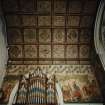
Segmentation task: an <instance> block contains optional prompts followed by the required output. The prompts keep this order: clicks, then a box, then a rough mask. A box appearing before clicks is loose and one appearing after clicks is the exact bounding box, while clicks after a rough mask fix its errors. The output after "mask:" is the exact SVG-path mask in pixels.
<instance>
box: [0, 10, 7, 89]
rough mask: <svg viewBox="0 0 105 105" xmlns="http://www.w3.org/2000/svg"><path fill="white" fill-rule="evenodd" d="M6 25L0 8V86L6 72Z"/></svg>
mask: <svg viewBox="0 0 105 105" xmlns="http://www.w3.org/2000/svg"><path fill="white" fill-rule="evenodd" d="M6 39H7V38H6V27H5V21H4V18H3V15H2V13H1V10H0V88H1V85H2V82H3V78H4V76H5V72H6V66H7V60H8V50H7V40H6Z"/></svg>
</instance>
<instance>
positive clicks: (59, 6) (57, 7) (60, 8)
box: [54, 0, 66, 13]
mask: <svg viewBox="0 0 105 105" xmlns="http://www.w3.org/2000/svg"><path fill="white" fill-rule="evenodd" d="M65 11H66V5H65V2H64V1H61V0H59V1H57V0H56V1H54V12H55V13H65Z"/></svg>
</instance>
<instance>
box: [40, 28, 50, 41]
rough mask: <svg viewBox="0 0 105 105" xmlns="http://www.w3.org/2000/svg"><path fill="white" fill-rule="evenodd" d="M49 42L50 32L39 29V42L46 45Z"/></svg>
mask: <svg viewBox="0 0 105 105" xmlns="http://www.w3.org/2000/svg"><path fill="white" fill-rule="evenodd" d="M50 41H51V30H50V29H39V42H40V43H47V42H50Z"/></svg>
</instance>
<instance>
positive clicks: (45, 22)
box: [38, 16, 51, 26]
mask: <svg viewBox="0 0 105 105" xmlns="http://www.w3.org/2000/svg"><path fill="white" fill-rule="evenodd" d="M38 25H39V26H51V16H38Z"/></svg>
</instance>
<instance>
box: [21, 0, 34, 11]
mask: <svg viewBox="0 0 105 105" xmlns="http://www.w3.org/2000/svg"><path fill="white" fill-rule="evenodd" d="M20 5H21V8H20V9H21V12H27V13H33V12H34V11H35V7H34V0H20Z"/></svg>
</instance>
